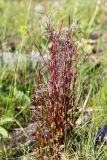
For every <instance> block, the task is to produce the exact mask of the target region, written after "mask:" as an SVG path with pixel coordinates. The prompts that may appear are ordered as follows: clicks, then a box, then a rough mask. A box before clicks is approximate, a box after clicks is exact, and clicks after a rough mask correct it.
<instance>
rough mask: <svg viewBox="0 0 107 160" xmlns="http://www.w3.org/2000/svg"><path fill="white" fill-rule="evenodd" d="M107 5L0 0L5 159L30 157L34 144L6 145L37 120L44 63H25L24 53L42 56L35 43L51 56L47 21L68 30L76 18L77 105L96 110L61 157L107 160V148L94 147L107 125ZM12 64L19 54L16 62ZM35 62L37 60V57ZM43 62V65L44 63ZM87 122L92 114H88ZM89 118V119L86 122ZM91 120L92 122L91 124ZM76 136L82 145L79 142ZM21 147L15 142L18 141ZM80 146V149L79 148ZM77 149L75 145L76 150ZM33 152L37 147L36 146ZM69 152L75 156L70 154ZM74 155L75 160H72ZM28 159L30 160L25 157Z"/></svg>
mask: <svg viewBox="0 0 107 160" xmlns="http://www.w3.org/2000/svg"><path fill="white" fill-rule="evenodd" d="M106 7H107V2H106V1H105V0H93V1H91V0H87V1H86V0H75V1H74V0H60V1H57V0H53V1H50V0H14V1H13V0H0V65H1V67H0V158H1V159H12V158H13V159H16V157H18V156H19V157H20V154H21V155H24V156H25V155H27V154H28V153H29V151H30V150H31V148H30V146H27V147H22V146H20V147H19V148H20V154H19V152H18V153H15V151H14V150H13V149H12V147H11V144H9V145H6V142H5V141H4V140H6V141H8V139H9V138H10V133H11V131H12V129H14V128H18V127H19V128H23V127H25V126H27V125H28V124H30V123H31V122H32V116H33V117H34V114H35V113H34V111H32V112H31V111H30V110H31V109H30V108H31V106H32V88H34V86H36V83H37V72H38V68H39V66H41V65H42V64H41V63H40V62H37V61H34V63H33V64H32V63H31V62H24V60H23V59H22V62H21V63H20V58H21V56H22V55H27V56H28V57H29V56H30V57H31V56H32V53H33V52H36V53H38V50H37V49H36V47H35V45H34V42H36V43H37V44H38V46H39V48H40V50H41V51H42V53H43V55H48V48H49V45H50V44H49V43H48V41H47V40H46V39H45V38H44V35H45V34H46V22H48V21H50V22H51V24H52V26H54V27H56V28H57V27H59V26H60V24H61V21H62V20H63V22H64V26H65V29H66V26H67V24H68V17H69V16H70V17H71V25H72V29H73V30H75V33H74V35H73V37H74V40H75V43H76V44H77V46H78V54H79V64H78V68H79V73H78V79H77V95H76V102H77V107H78V108H79V110H81V108H82V112H78V117H79V116H80V114H81V115H82V118H81V119H83V118H84V111H86V109H87V108H88V109H89V108H90V110H92V114H91V123H89V124H87V121H86V120H84V121H83V123H82V124H81V125H79V126H78V127H77V128H75V129H74V135H72V137H71V141H69V142H67V144H66V147H65V151H64V153H63V154H62V159H64V158H65V159H74V160H79V159H81V160H82V159H83V160H85V159H86V160H88V159H91V160H92V159H93V160H97V159H104V160H105V159H106V158H107V146H106V145H104V143H101V144H99V145H98V146H96V147H95V136H96V133H97V130H98V128H99V127H102V126H103V125H105V124H107V116H106V115H107V110H106V109H107V98H106V97H107V67H106V64H107V56H106V52H107V45H106V43H107V25H106V24H107V17H106V15H107V9H106ZM10 52H11V53H12V56H11V58H10V59H8V58H7V61H8V63H9V64H11V63H12V60H13V59H14V57H15V56H17V57H18V58H17V60H16V63H15V64H14V65H13V66H11V65H10V67H9V66H8V65H5V62H4V57H8V55H9V53H10ZM33 59H34V58H33ZM42 63H43V62H42ZM87 117H88V118H90V116H89V112H88V116H87ZM84 119H85V118H84ZM88 122H90V119H89V121H88ZM77 135H78V136H79V137H80V141H79V142H78V140H77V138H76V137H77ZM14 143H16V142H14ZM74 144H75V145H74ZM71 146H72V147H71ZM33 148H34V146H33ZM69 152H70V153H69ZM67 156H70V158H67ZM25 157H26V159H27V158H28V159H30V158H29V157H27V156H25Z"/></svg>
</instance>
